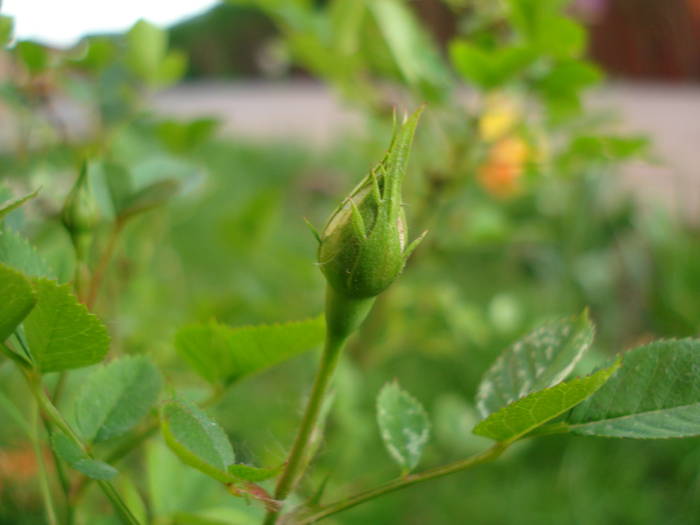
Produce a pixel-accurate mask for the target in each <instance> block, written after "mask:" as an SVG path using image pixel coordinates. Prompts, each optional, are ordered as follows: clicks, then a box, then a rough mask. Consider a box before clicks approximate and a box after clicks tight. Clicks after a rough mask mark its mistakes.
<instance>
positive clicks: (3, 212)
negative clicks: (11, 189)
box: [0, 189, 39, 221]
mask: <svg viewBox="0 0 700 525" xmlns="http://www.w3.org/2000/svg"><path fill="white" fill-rule="evenodd" d="M38 193H39V190H38V189H37V190H34V191H33V192H31V193H28V194H27V195H24V196H23V197H19V198H17V199H13V200H11V201H8V202H3V203H2V204H0V221H1V220H2V219H4V218H5V217H6V216H7V214H8V213H11V212H12V211H14V210H16V209H17V208H19V207H20V206H22V205H23V204H24V203H25V202H27V201H30V200H32V199H33V198H34V197H36V196H37V194H38Z"/></svg>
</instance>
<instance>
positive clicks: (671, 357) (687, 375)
mask: <svg viewBox="0 0 700 525" xmlns="http://www.w3.org/2000/svg"><path fill="white" fill-rule="evenodd" d="M698 370H700V341H698V340H696V339H681V340H670V341H657V342H654V343H651V344H648V345H646V346H642V347H639V348H636V349H634V350H630V351H629V352H627V353H626V354H625V356H624V361H623V364H622V367H620V369H619V370H618V371H617V373H616V374H615V375H614V376H613V377H612V378H611V379H610V381H609V382H608V384H606V385H605V386H604V387H603V388H601V389H600V390H599V391H598V392H596V394H595V395H593V396H591V397H590V398H589V399H588V400H586V402H584V403H582V404H581V405H580V406H578V407H576V408H575V409H574V410H572V411H571V413H570V414H569V416H568V418H567V423H568V424H569V428H570V430H571V432H574V433H576V434H585V435H592V436H603V437H627V438H643V439H650V438H678V437H688V436H697V435H699V434H700V424H698V413H699V411H700V381H698Z"/></svg>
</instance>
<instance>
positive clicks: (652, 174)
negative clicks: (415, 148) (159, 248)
mask: <svg viewBox="0 0 700 525" xmlns="http://www.w3.org/2000/svg"><path fill="white" fill-rule="evenodd" d="M590 104H591V106H592V107H594V108H598V109H605V110H606V111H608V112H609V113H610V114H611V115H613V116H614V117H615V118H617V119H618V120H619V128H620V129H621V130H624V131H627V132H633V133H642V134H646V135H648V136H649V137H651V139H652V140H653V142H654V144H655V156H656V157H657V158H658V162H657V163H655V164H649V163H637V164H635V165H633V166H629V168H628V169H627V170H626V173H625V178H624V180H625V184H626V186H627V187H629V188H630V189H632V190H633V191H635V193H637V194H638V195H640V196H642V197H643V198H644V200H645V201H648V202H656V201H661V202H664V203H667V204H671V205H673V206H680V209H682V210H683V211H684V212H685V213H687V214H690V215H692V216H693V217H695V218H699V217H700V86H673V85H653V84H649V85H645V84H612V85H609V86H607V87H606V88H605V89H604V90H602V91H600V92H598V93H596V94H595V95H593V96H592V97H591V100H590ZM154 105H155V107H156V109H157V110H158V111H162V112H163V113H167V114H172V115H179V116H182V117H191V116H194V115H211V116H215V117H217V118H219V119H221V120H222V121H223V131H224V132H226V133H233V134H236V135H242V136H245V137H250V138H260V139H270V138H277V139H284V140H295V141H305V142H307V143H308V142H311V143H312V144H314V145H317V146H323V145H325V144H327V143H328V142H329V141H330V140H331V139H332V137H333V136H334V134H335V133H336V132H337V131H338V130H340V129H344V128H347V127H348V126H357V125H359V122H360V120H359V118H358V116H357V114H356V113H354V112H353V111H352V110H351V109H350V108H348V107H345V106H343V105H342V104H341V103H340V102H339V101H338V100H337V99H336V98H334V97H333V96H332V94H331V93H330V92H329V91H328V90H327V89H325V88H324V87H322V86H320V85H318V84H313V83H300V84H282V85H275V84H227V83H218V84H217V83H208V84H191V85H184V86H180V87H178V88H175V89H173V90H170V91H167V92H165V93H161V94H160V95H158V96H157V97H156V99H155V101H154Z"/></svg>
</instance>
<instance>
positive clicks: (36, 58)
mask: <svg viewBox="0 0 700 525" xmlns="http://www.w3.org/2000/svg"><path fill="white" fill-rule="evenodd" d="M14 51H15V53H16V54H17V57H18V58H19V59H20V61H21V62H22V64H23V65H24V67H25V68H27V71H29V73H31V74H32V75H37V74H39V73H41V72H42V71H44V70H45V69H46V68H47V67H48V66H49V60H50V56H49V52H48V50H47V49H46V48H45V47H44V46H42V45H41V44H39V43H37V42H31V41H29V40H25V41H22V42H18V43H17V45H15V48H14Z"/></svg>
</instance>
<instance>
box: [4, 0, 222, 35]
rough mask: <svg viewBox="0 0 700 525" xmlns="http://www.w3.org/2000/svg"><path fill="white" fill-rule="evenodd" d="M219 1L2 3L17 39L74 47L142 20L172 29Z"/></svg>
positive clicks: (39, 0)
mask: <svg viewBox="0 0 700 525" xmlns="http://www.w3.org/2000/svg"><path fill="white" fill-rule="evenodd" d="M216 3H217V0H117V1H112V0H0V6H1V7H0V13H1V14H3V15H8V16H12V17H13V18H14V21H15V37H16V38H18V39H34V40H38V41H41V42H44V43H46V44H51V45H53V46H70V45H71V44H74V43H75V42H77V41H78V40H79V39H80V37H81V36H83V35H85V34H89V33H101V32H116V31H123V30H125V29H127V28H129V27H131V26H132V25H133V24H134V22H136V21H137V20H138V19H140V18H145V19H146V20H148V21H149V22H152V23H154V24H157V25H162V26H166V25H170V24H172V23H173V22H177V21H178V20H181V19H183V18H187V17H189V16H192V15H196V14H198V13H201V12H203V11H206V10H207V9H208V8H210V7H211V6H213V5H214V4H216Z"/></svg>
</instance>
